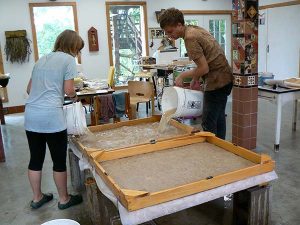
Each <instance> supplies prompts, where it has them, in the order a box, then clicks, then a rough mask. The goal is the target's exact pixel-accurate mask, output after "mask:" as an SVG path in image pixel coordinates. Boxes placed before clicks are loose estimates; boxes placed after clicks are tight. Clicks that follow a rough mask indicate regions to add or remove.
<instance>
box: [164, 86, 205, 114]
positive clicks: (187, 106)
mask: <svg viewBox="0 0 300 225" xmlns="http://www.w3.org/2000/svg"><path fill="white" fill-rule="evenodd" d="M161 107H162V112H163V113H164V112H166V111H168V110H171V109H176V112H175V114H174V116H173V117H188V116H193V117H196V116H201V115H202V111H203V92H202V91H195V90H190V89H184V88H180V87H166V88H164V93H163V96H162V100H161Z"/></svg>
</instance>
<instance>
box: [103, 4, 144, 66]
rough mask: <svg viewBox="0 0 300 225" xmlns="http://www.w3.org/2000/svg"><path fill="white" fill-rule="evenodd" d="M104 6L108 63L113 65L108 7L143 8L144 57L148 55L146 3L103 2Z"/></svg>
mask: <svg viewBox="0 0 300 225" xmlns="http://www.w3.org/2000/svg"><path fill="white" fill-rule="evenodd" d="M105 5H106V27H107V40H108V48H109V63H110V65H111V66H113V65H114V62H113V54H112V39H111V34H110V17H109V8H110V6H116V5H133V6H136V5H139V6H142V7H143V14H144V23H145V27H144V32H145V41H146V55H149V44H148V42H149V40H148V38H149V37H148V17H147V3H146V2H105Z"/></svg>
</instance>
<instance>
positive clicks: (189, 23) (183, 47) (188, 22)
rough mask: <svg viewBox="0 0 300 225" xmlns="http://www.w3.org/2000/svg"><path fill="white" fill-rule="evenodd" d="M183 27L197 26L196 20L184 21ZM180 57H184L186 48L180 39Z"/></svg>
mask: <svg viewBox="0 0 300 225" xmlns="http://www.w3.org/2000/svg"><path fill="white" fill-rule="evenodd" d="M185 25H193V26H199V25H198V20H185ZM179 49H180V56H181V57H185V56H186V53H187V52H186V48H185V44H184V40H183V39H182V38H180V47H179Z"/></svg>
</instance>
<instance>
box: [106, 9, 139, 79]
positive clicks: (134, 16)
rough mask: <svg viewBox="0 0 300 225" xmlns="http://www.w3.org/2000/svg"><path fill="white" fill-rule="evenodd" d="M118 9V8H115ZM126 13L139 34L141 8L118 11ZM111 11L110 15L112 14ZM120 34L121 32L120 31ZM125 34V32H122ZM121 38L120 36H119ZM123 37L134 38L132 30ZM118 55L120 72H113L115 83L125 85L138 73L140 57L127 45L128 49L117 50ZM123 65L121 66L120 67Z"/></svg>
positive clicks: (134, 49)
mask: <svg viewBox="0 0 300 225" xmlns="http://www.w3.org/2000/svg"><path fill="white" fill-rule="evenodd" d="M116 7H118V8H119V6H116ZM124 10H125V11H126V13H127V15H128V16H129V17H130V19H131V20H132V22H133V23H134V24H135V27H136V29H137V30H138V31H139V32H141V7H140V6H137V7H134V6H132V7H130V8H127V7H125V8H123V9H120V10H119V12H118V13H121V12H122V13H124ZM112 11H113V10H112V9H111V13H112ZM120 32H121V31H120ZM124 34H125V32H124ZM120 36H122V35H120ZM125 36H134V33H133V31H132V30H126V35H125ZM119 53H120V55H121V56H120V70H117V69H116V71H115V83H116V84H118V85H122V84H127V82H128V81H129V80H133V79H134V74H135V73H136V72H138V70H139V66H138V65H137V64H138V58H140V57H141V56H142V55H138V54H137V49H136V46H132V45H131V44H130V43H128V47H127V48H125V49H119ZM122 65H123V66H122Z"/></svg>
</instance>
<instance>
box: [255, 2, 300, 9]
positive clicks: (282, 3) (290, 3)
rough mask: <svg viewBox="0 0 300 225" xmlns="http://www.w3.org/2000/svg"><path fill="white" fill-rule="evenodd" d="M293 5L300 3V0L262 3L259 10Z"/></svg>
mask: <svg viewBox="0 0 300 225" xmlns="http://www.w3.org/2000/svg"><path fill="white" fill-rule="evenodd" d="M292 5H300V0H295V1H289V2H281V3H275V4H270V5H262V6H259V7H258V9H259V10H263V9H272V8H278V7H285V6H292Z"/></svg>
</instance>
